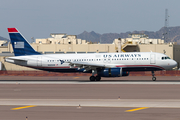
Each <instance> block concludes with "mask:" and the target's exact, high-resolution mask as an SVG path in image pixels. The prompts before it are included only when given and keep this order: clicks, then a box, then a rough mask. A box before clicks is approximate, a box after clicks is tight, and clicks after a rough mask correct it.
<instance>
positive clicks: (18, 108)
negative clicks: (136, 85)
mask: <svg viewBox="0 0 180 120" xmlns="http://www.w3.org/2000/svg"><path fill="white" fill-rule="evenodd" d="M30 107H36V105H30V106H23V107H17V108H12V109H11V110H20V109H25V108H30Z"/></svg>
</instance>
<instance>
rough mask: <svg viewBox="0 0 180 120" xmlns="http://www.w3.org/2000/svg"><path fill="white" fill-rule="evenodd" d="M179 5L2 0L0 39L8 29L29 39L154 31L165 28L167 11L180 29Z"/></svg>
mask: <svg viewBox="0 0 180 120" xmlns="http://www.w3.org/2000/svg"><path fill="white" fill-rule="evenodd" d="M179 5H180V0H29V1H27V0H2V1H1V3H0V16H1V20H0V36H2V37H5V38H9V36H8V33H7V28H8V27H16V28H18V29H19V31H20V32H21V33H22V34H23V35H24V36H25V37H26V38H27V39H28V40H30V39H31V37H34V38H47V37H49V36H50V33H67V34H69V35H72V34H73V35H77V34H80V33H82V32H83V31H88V32H90V31H95V32H97V33H100V34H103V33H121V32H127V31H134V30H138V31H141V30H146V31H157V30H159V29H160V28H161V27H163V26H164V21H165V9H166V8H167V9H168V12H169V16H170V17H169V26H180V14H179V12H180V7H179Z"/></svg>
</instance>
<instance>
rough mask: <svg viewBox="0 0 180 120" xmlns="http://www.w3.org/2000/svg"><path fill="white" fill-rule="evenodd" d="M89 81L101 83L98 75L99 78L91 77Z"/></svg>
mask: <svg viewBox="0 0 180 120" xmlns="http://www.w3.org/2000/svg"><path fill="white" fill-rule="evenodd" d="M89 79H90V81H100V80H101V77H100V76H98V75H97V76H91V77H90V78H89Z"/></svg>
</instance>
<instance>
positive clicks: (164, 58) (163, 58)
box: [162, 57, 171, 60]
mask: <svg viewBox="0 0 180 120" xmlns="http://www.w3.org/2000/svg"><path fill="white" fill-rule="evenodd" d="M166 59H171V58H170V57H162V60H166Z"/></svg>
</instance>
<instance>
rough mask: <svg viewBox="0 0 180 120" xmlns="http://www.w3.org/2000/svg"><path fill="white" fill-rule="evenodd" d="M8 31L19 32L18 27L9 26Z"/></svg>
mask: <svg viewBox="0 0 180 120" xmlns="http://www.w3.org/2000/svg"><path fill="white" fill-rule="evenodd" d="M8 32H18V30H17V29H16V28H8Z"/></svg>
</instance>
